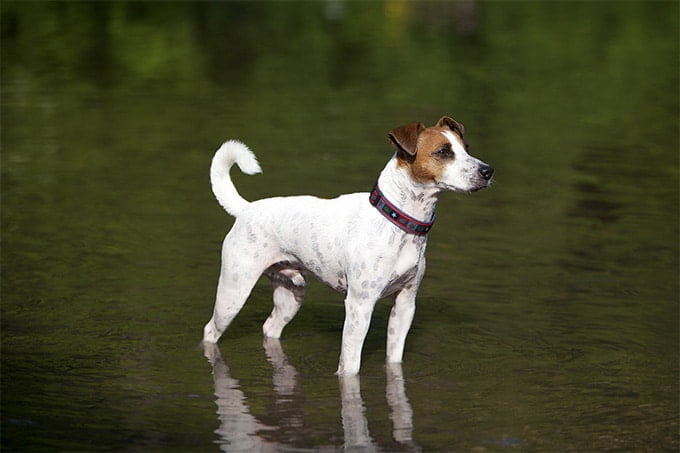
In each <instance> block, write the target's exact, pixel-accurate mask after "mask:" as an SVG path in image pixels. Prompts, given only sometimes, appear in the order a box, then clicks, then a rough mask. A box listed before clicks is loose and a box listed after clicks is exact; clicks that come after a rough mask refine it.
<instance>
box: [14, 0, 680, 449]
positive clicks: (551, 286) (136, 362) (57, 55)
mask: <svg viewBox="0 0 680 453" xmlns="http://www.w3.org/2000/svg"><path fill="white" fill-rule="evenodd" d="M1 11H2V66H3V71H2V87H1V88H2V101H1V108H2V130H3V133H2V277H1V278H2V280H1V282H2V397H1V399H2V417H1V418H2V448H3V450H5V451H100V450H108V451H220V450H224V451H239V450H242V451H251V450H253V449H255V450H260V451H300V450H302V451H341V450H343V449H345V450H360V451H373V450H382V451H471V450H476V451H485V450H488V451H501V450H513V451H524V450H526V451H558V450H559V451H567V450H575V451H583V450H609V449H611V450H636V451H663V450H671V451H672V450H677V449H678V446H679V444H678V340H679V339H678V136H679V134H678V132H679V131H678V99H679V96H678V73H679V72H678V63H677V55H678V39H677V36H678V5H677V3H675V2H644V3H638V2H618V3H612V2H602V3H599V2H593V3H573V2H565V3H550V4H542V3H535V2H503V3H500V2H468V3H451V2H447V3H437V2H412V3H411V2H402V1H394V2H387V3H382V2H365V3H364V2H342V1H328V2H282V3H265V2H248V3H239V2H227V3H203V2H201V3H167V4H164V3H136V2H115V3H114V2H111V3H108V2H97V3H87V2H85V3H83V2H74V3H70V2H61V3H52V2H49V3H40V2H31V3H28V4H26V3H21V2H11V1H5V2H3V3H2V10H1ZM445 114H446V115H450V116H453V117H454V118H456V119H457V120H459V121H461V122H462V123H464V124H465V125H466V138H467V140H468V141H469V142H470V144H471V152H472V153H473V154H475V155H477V156H478V157H480V158H482V159H483V160H484V161H486V162H488V163H490V164H492V165H493V166H494V167H495V168H496V176H495V183H494V185H493V186H492V187H491V188H490V189H487V190H485V191H482V192H479V193H476V194H474V195H460V194H446V195H445V196H443V197H442V199H441V201H440V203H439V206H438V210H437V224H436V226H435V228H434V229H433V230H432V232H431V233H430V239H429V247H428V271H427V274H426V276H425V279H424V282H423V284H422V286H421V289H420V292H419V297H418V308H417V313H416V319H415V322H414V325H413V328H412V330H411V333H410V335H409V337H408V341H407V345H406V353H405V361H404V364H403V366H402V367H398V366H397V367H385V364H384V355H385V345H384V342H385V331H386V325H387V317H388V314H389V309H390V301H389V300H384V301H381V302H380V303H379V304H378V306H377V308H376V311H375V313H374V317H373V321H372V329H371V331H370V332H369V335H368V338H367V340H366V345H365V348H364V354H363V366H362V371H361V376H360V377H359V378H347V379H338V378H337V377H336V376H334V375H333V372H334V371H335V369H336V366H337V359H338V352H339V347H340V335H341V328H342V320H343V315H344V309H343V305H342V296H341V295H339V294H337V293H334V292H333V291H331V290H329V289H327V288H325V287H323V286H322V285H321V284H318V283H312V284H311V287H310V289H309V291H308V295H307V297H306V302H305V306H304V307H303V309H302V310H301V311H300V313H299V315H298V316H297V317H296V319H295V320H294V321H293V322H292V323H291V324H290V325H289V326H288V327H287V329H286V331H285V332H284V336H283V338H282V340H281V341H280V342H277V341H269V342H265V343H263V340H262V337H261V324H262V322H263V321H264V319H266V317H267V315H268V313H269V311H270V309H271V301H270V300H271V294H270V287H269V282H268V281H266V279H265V281H262V282H261V283H260V284H259V285H258V286H257V287H256V288H255V290H254V292H253V294H252V295H251V298H250V300H249V303H248V304H247V305H246V307H245V308H244V310H243V311H242V312H241V314H240V315H239V316H238V317H237V318H236V320H235V322H234V324H233V325H232V326H231V327H230V329H229V330H228V331H227V333H226V334H225V336H224V338H223V340H222V342H221V343H220V345H219V347H218V348H210V349H208V350H205V351H204V350H203V349H202V348H199V346H198V343H199V340H200V337H201V332H202V327H203V324H204V323H205V322H206V321H207V320H208V319H209V317H210V314H211V311H212V305H213V302H214V291H215V286H216V280H217V275H218V269H219V247H220V244H221V241H222V238H223V236H224V234H225V233H226V231H228V228H229V227H230V225H231V223H232V219H231V218H230V217H229V216H228V215H226V214H225V213H224V211H222V209H221V208H220V207H219V206H218V205H217V203H216V202H215V200H214V198H213V196H212V194H211V191H210V186H209V182H208V167H209V163H210V159H211V157H212V153H213V152H214V150H215V149H216V148H217V147H218V146H219V144H220V143H221V142H222V141H223V140H225V139H228V138H238V139H241V140H243V141H244V142H246V143H247V144H248V145H249V146H250V147H251V148H252V149H253V150H254V151H255V152H256V154H257V155H258V157H259V159H260V162H261V164H262V166H263V169H264V173H263V174H262V175H258V176H253V177H249V176H244V175H240V174H238V173H237V172H236V173H237V174H235V175H234V179H235V181H236V184H237V186H238V187H239V189H240V191H241V192H242V193H243V194H244V196H246V197H247V198H249V199H257V198H262V197H267V196H272V195H282V194H303V193H312V194H316V195H320V196H325V197H329V196H335V195H337V194H340V193H345V192H353V191H367V190H369V189H370V187H371V186H372V184H373V183H374V182H375V179H376V177H377V175H378V173H379V171H380V169H381V168H382V167H383V165H384V164H385V162H386V161H387V160H388V159H389V157H390V153H391V149H390V146H389V144H388V143H387V140H386V133H387V131H389V130H390V129H392V128H394V127H396V126H398V125H401V124H405V123H408V122H411V121H424V122H425V123H427V124H432V123H434V122H435V121H436V120H437V119H438V118H439V117H440V116H442V115H445Z"/></svg>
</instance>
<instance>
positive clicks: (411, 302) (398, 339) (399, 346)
mask: <svg viewBox="0 0 680 453" xmlns="http://www.w3.org/2000/svg"><path fill="white" fill-rule="evenodd" d="M417 292H418V285H417V284H413V285H410V286H407V287H405V288H404V289H402V290H401V291H399V292H398V293H397V295H396V297H395V298H394V306H393V307H392V311H391V312H390V320H389V323H388V325H387V363H401V360H402V358H403V356H404V345H405V343H406V335H407V334H408V331H409V329H410V328H411V323H412V322H413V316H414V315H415V312H416V293H417Z"/></svg>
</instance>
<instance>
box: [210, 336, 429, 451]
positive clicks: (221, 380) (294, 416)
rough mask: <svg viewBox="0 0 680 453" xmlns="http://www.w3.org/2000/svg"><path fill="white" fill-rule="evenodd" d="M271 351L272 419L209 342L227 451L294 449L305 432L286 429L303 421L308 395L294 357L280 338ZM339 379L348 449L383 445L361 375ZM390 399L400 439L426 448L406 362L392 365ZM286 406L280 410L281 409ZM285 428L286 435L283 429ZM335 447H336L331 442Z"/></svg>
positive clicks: (269, 342) (268, 341)
mask: <svg viewBox="0 0 680 453" xmlns="http://www.w3.org/2000/svg"><path fill="white" fill-rule="evenodd" d="M263 346H264V350H265V354H266V355H267V359H268V360H269V362H270V363H271V365H272V371H273V373H272V383H273V387H274V394H275V403H274V412H276V413H275V414H273V415H275V416H274V417H271V420H273V421H272V422H271V423H269V424H268V423H265V422H263V421H261V420H258V419H257V418H256V417H255V416H253V415H252V414H251V413H250V409H249V407H248V405H247V402H246V396H245V394H244V393H243V391H242V390H241V389H240V386H239V382H238V381H237V380H236V379H234V378H232V377H231V374H230V372H229V366H228V365H227V363H226V362H225V361H224V359H223V358H222V354H221V353H220V350H219V347H218V346H217V345H215V344H204V345H203V348H204V354H205V357H206V358H207V359H208V361H209V362H210V365H211V366H212V371H213V382H214V385H215V396H216V400H215V403H216V404H217V414H218V418H219V421H220V426H219V428H218V429H217V430H216V431H215V433H216V434H217V435H218V436H219V438H218V441H217V442H218V443H219V444H220V449H221V450H222V451H229V452H235V451H259V452H268V451H280V450H281V449H283V448H284V447H285V448H288V449H290V448H291V447H292V446H293V445H292V444H293V443H294V442H295V440H296V439H302V438H303V436H302V435H299V436H295V435H286V433H291V431H294V430H295V429H298V430H300V429H301V428H302V427H303V418H302V414H303V405H302V404H300V403H299V402H300V401H304V395H303V392H302V386H301V385H299V381H298V373H297V371H296V370H295V368H294V367H293V366H292V365H290V364H289V363H288V360H287V359H286V356H285V354H284V353H283V350H282V348H281V343H280V342H279V340H277V339H272V338H265V340H264V343H263ZM338 379H339V386H340V398H341V403H342V410H341V418H342V428H343V433H344V439H345V442H344V450H345V451H377V450H380V447H379V446H378V445H377V444H376V442H375V441H374V440H373V439H372V438H371V435H370V433H369V431H368V420H367V419H366V407H365V405H364V401H363V399H362V398H361V386H360V381H359V377H358V376H341V377H339V378H338ZM385 394H386V397H387V403H388V405H389V407H390V419H391V420H392V426H393V431H392V432H393V437H394V440H395V441H397V442H399V443H400V444H401V445H402V447H403V449H405V450H407V451H420V449H419V448H418V447H417V445H416V444H415V443H414V442H413V438H412V431H413V411H412V409H411V405H410V404H409V402H408V398H407V397H406V391H405V388H404V378H403V373H402V369H401V365H400V364H389V365H387V385H386V389H385ZM296 405H298V406H299V410H291V406H296ZM278 409H280V410H278ZM282 434H283V435H282ZM328 450H329V451H335V448H334V447H330V446H329V447H328Z"/></svg>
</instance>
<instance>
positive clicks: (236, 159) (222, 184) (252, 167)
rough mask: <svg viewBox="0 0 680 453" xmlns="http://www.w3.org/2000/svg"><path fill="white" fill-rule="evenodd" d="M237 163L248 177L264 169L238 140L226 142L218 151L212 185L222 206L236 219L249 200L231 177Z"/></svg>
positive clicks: (211, 173) (211, 171)
mask: <svg viewBox="0 0 680 453" xmlns="http://www.w3.org/2000/svg"><path fill="white" fill-rule="evenodd" d="M234 163H236V164H237V165H238V167H239V168H240V169H241V171H242V172H243V173H245V174H247V175H253V174H255V173H260V172H261V171H262V169H261V168H260V164H258V163H257V159H256V158H255V154H253V152H252V151H251V150H250V149H248V147H247V146H246V145H244V144H243V143H241V142H239V141H238V140H229V141H228V142H224V144H222V146H220V149H218V150H217V152H216V153H215V156H214V157H213V160H212V164H211V165H210V183H211V184H212V190H213V193H214V194H215V197H216V198H217V201H218V202H219V203H220V205H221V206H222V207H223V208H224V209H225V210H226V211H227V212H228V213H229V214H231V215H233V216H234V217H238V216H239V214H240V213H241V211H242V210H243V209H244V208H245V207H246V206H248V204H249V202H248V200H246V199H244V198H243V197H242V196H241V195H239V193H238V191H237V190H236V187H234V183H233V182H232V181H231V177H230V176H229V169H230V168H231V166H232V165H234Z"/></svg>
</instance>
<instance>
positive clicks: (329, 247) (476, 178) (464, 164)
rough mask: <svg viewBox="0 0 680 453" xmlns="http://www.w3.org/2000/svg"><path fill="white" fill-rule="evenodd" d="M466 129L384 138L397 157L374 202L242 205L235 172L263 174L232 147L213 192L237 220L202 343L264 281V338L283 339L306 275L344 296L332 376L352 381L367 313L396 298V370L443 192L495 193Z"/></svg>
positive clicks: (446, 123)
mask: <svg viewBox="0 0 680 453" xmlns="http://www.w3.org/2000/svg"><path fill="white" fill-rule="evenodd" d="M463 133H464V128H463V125H462V124H460V123H458V122H456V121H455V120H453V119H451V118H449V117H443V118H442V119H440V120H439V122H437V124H436V125H435V126H433V127H427V128H426V127H425V126H424V125H423V123H412V124H409V125H407V126H402V127H399V128H397V129H394V130H393V131H391V132H390V133H389V135H388V137H389V139H390V141H391V143H392V145H393V146H394V147H395V148H396V153H395V154H394V155H393V156H392V158H391V159H390V161H389V162H388V163H387V165H386V166H385V168H384V169H383V171H382V173H381V174H380V177H379V178H378V182H377V184H376V185H375V187H374V189H373V191H372V192H371V193H366V192H362V193H353V194H348V195H341V196H339V197H337V198H334V199H332V200H325V199H321V198H317V197H313V196H295V197H277V198H267V199H263V200H258V201H254V202H248V201H246V200H245V199H243V198H242V197H241V196H240V195H239V194H238V192H237V191H236V188H235V187H234V185H233V183H232V181H231V178H230V177H229V169H230V167H231V166H232V165H233V164H234V163H236V164H238V166H239V168H240V169H241V171H243V172H244V173H247V174H254V173H258V172H260V171H261V170H260V166H259V164H258V163H257V160H256V159H255V156H254V155H253V153H252V152H251V151H250V150H249V149H248V148H247V147H246V146H245V145H244V144H243V143H240V142H238V141H235V140H232V141H228V142H226V143H224V144H223V145H222V146H221V147H220V149H219V150H217V152H216V153H215V157H214V158H213V160H212V165H211V167H210V180H211V183H212V189H213V192H214V193H215V196H216V197H217V200H218V201H219V203H220V204H221V205H222V207H223V208H224V209H225V210H226V211H227V212H228V213H229V214H231V215H233V216H234V217H236V222H235V223H234V226H233V227H232V229H231V231H229V233H228V234H227V237H226V238H225V239H224V243H223V246H222V268H221V272H220V277H219V282H218V285H217V297H216V301H215V309H214V312H213V317H212V319H211V320H210V321H209V322H208V323H207V324H206V326H205V328H204V331H203V341H204V342H206V343H216V342H217V341H218V340H219V338H220V336H221V335H222V333H223V332H224V330H225V329H226V328H227V326H228V325H229V323H231V321H232V320H233V319H234V317H235V316H236V314H237V313H238V312H239V311H240V310H241V307H243V304H244V303H245V301H246V299H247V297H248V295H249V294H250V292H251V290H252V289H253V286H254V285H255V283H256V282H257V280H258V279H259V278H260V276H261V275H262V274H265V275H266V276H267V277H269V278H270V279H271V282H272V284H273V287H274V309H273V310H272V313H271V315H270V316H269V318H268V319H267V321H266V322H265V323H264V326H263V328H262V330H263V332H264V335H265V336H267V337H272V338H279V337H280V335H281V331H282V330H283V328H284V327H285V326H286V324H288V323H289V322H290V320H291V319H293V317H294V316H295V314H296V313H297V311H298V309H299V308H300V305H301V304H302V299H303V297H304V294H305V278H306V276H307V274H309V273H311V274H313V275H315V276H316V277H317V278H318V279H319V280H321V281H322V282H324V283H326V284H327V285H329V286H330V287H331V288H334V289H336V290H337V291H340V292H343V293H345V294H346V299H345V324H344V328H343V332H342V348H341V353H340V363H339V365H338V371H337V374H339V375H354V374H357V373H358V372H359V368H360V365H361V350H362V347H363V343H364V338H365V337H366V333H367V332H368V327H369V324H370V321H371V314H372V312H373V307H374V305H375V303H376V302H377V300H378V299H380V298H381V297H384V296H387V295H390V294H395V300H394V306H393V308H392V312H391V315H390V319H389V326H388V333H387V362H389V363H394V362H401V360H402V356H403V353H404V343H405V341H406V335H407V333H408V330H409V328H410V326H411V322H412V320H413V315H414V312H415V299H416V292H417V291H418V286H419V285H420V281H421V279H422V278H423V274H424V272H425V245H426V243H427V232H428V231H429V230H430V228H431V226H432V223H433V222H434V211H435V205H436V203H437V199H438V198H439V195H440V193H441V192H443V191H445V190H452V191H458V192H473V191H476V190H479V189H482V188H484V187H487V186H488V185H489V184H490V183H491V177H492V175H493V168H491V167H490V166H488V165H486V164H485V163H484V162H482V161H480V160H478V159H475V158H474V157H472V156H470V155H469V154H468V153H467V145H466V144H465V142H464V141H463Z"/></svg>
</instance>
